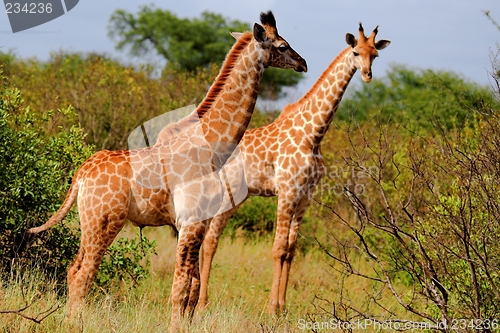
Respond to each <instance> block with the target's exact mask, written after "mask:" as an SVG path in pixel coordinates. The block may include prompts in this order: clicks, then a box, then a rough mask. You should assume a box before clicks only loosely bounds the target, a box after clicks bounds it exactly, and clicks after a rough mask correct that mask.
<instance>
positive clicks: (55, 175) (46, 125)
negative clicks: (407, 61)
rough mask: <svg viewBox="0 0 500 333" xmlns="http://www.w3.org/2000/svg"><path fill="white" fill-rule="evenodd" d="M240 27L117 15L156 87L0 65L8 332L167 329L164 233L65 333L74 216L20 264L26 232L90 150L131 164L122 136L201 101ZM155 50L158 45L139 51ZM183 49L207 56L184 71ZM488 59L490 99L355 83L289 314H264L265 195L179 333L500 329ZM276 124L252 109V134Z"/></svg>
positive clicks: (483, 93) (170, 256) (129, 254)
mask: <svg viewBox="0 0 500 333" xmlns="http://www.w3.org/2000/svg"><path fill="white" fill-rule="evenodd" d="M164 16H168V17H169V20H162V19H160V18H162V17H164ZM173 20H178V26H180V27H184V28H183V29H186V31H192V32H193V31H194V32H198V31H206V30H207V29H209V27H212V28H213V30H210V31H212V33H211V34H210V35H211V36H214V38H215V39H214V40H213V41H211V43H212V44H210V43H209V44H210V45H213V47H212V48H211V50H210V52H213V53H209V52H208V51H205V50H204V49H199V46H197V45H199V44H200V45H201V44H207V40H206V38H208V37H207V36H201V35H200V36H198V38H200V41H193V42H189V41H185V40H182V38H183V36H187V35H193V34H195V33H194V32H193V33H191V34H183V33H179V32H175V31H174V32H172V35H164V36H156V35H154V34H156V33H158V31H162V30H161V29H158V27H160V25H159V24H160V23H159V22H163V23H161V24H166V23H165V22H172V21H173ZM176 22H177V21H176ZM199 26H203V27H205V28H204V29H199ZM197 27H198V28H197ZM233 28H234V30H241V29H242V28H245V23H241V22H237V21H227V20H226V19H224V18H222V17H220V16H219V15H216V14H212V13H204V14H203V15H202V17H201V18H200V19H193V20H183V19H179V18H176V17H175V16H174V15H173V14H171V13H169V12H166V11H161V10H157V9H154V8H151V7H143V8H142V9H141V10H140V11H139V13H138V14H136V15H134V14H129V13H126V12H123V11H117V12H116V13H115V14H114V15H113V17H112V18H111V24H110V30H111V32H112V35H113V36H114V38H117V39H118V47H125V46H128V47H130V48H131V51H132V52H137V54H143V52H157V53H158V54H159V55H161V56H163V57H165V59H166V60H167V66H165V68H163V70H162V71H161V74H160V75H157V74H155V70H156V69H155V68H153V67H152V66H142V67H139V68H137V67H134V66H128V65H124V64H122V63H119V62H117V61H115V60H113V59H111V58H109V57H106V56H104V55H98V54H75V53H57V54H53V55H52V56H51V58H50V59H49V60H48V61H46V62H41V61H38V60H36V59H19V58H17V57H16V56H15V55H14V54H11V53H2V54H0V63H1V65H0V66H1V69H0V71H1V72H0V77H1V79H0V139H1V140H0V142H1V144H0V160H1V162H0V170H1V172H0V183H1V186H0V231H1V232H0V262H1V264H0V265H1V266H0V313H1V314H0V315H1V316H2V320H1V321H0V331H2V332H69V331H72V332H73V331H76V332H108V331H109V332H115V331H118V332H164V331H165V330H166V328H167V326H168V320H166V319H165V318H168V317H169V315H168V313H169V311H170V303H169V293H170V286H171V282H172V272H173V267H174V253H175V237H174V236H173V235H172V233H171V231H170V229H168V228H146V229H145V230H143V233H142V234H139V231H138V230H137V229H136V228H134V227H132V226H127V227H126V228H125V230H123V232H122V233H121V234H120V238H119V239H117V240H116V241H115V243H114V244H113V245H112V247H110V249H109V250H108V253H107V255H106V258H105V260H104V262H103V264H102V265H101V268H100V271H99V275H98V277H97V278H96V281H95V282H94V288H93V291H92V293H91V295H90V296H89V302H88V305H87V306H86V307H85V309H84V312H83V316H82V317H81V318H80V319H79V320H77V321H76V322H70V323H69V322H66V321H65V320H64V316H65V312H64V304H65V302H66V298H65V292H66V289H65V288H66V285H65V281H64V279H65V274H66V270H67V267H68V265H69V263H70V262H71V260H72V259H73V257H74V255H75V252H76V250H77V248H78V241H79V240H78V237H79V230H78V216H77V214H76V212H77V210H76V207H74V210H73V211H72V213H71V214H70V215H68V217H67V218H66V219H65V220H64V222H63V223H61V224H60V225H58V226H57V227H55V228H52V229H51V230H49V231H47V232H46V233H44V234H42V235H41V237H40V238H38V239H36V240H35V241H34V242H33V243H32V244H31V245H30V246H29V247H28V248H27V249H25V250H24V251H23V252H21V253H18V252H16V251H15V249H16V246H15V245H16V242H17V241H18V239H19V236H20V234H21V232H22V231H23V230H25V229H26V228H29V227H32V226H35V225H40V224H42V223H43V222H45V221H46V219H47V218H48V217H49V216H50V214H51V213H53V212H54V211H56V210H57V208H58V207H59V205H60V203H61V202H62V198H63V197H64V195H65V192H66V190H67V189H68V187H69V185H68V181H69V180H70V179H71V176H72V174H73V173H74V172H75V171H76V169H77V168H78V167H79V166H80V165H81V163H82V162H83V161H85V159H86V158H88V157H89V156H90V155H91V154H92V153H93V152H94V151H96V150H100V149H124V148H127V137H128V134H129V133H130V131H131V130H132V129H134V128H135V127H137V126H139V125H140V124H141V123H142V122H144V121H146V120H149V119H151V118H153V117H155V116H157V115H160V114H162V113H164V112H167V111H169V110H172V109H176V108H178V107H181V106H184V105H188V104H192V103H198V102H199V101H200V100H201V99H202V98H203V96H204V93H205V92H206V90H207V87H208V85H209V84H210V83H211V82H212V80H213V79H214V77H215V75H216V73H217V64H218V63H220V61H222V59H219V57H222V58H223V56H224V54H225V52H227V44H229V45H230V43H231V41H230V40H228V39H226V38H227V36H226V35H225V34H224V31H225V30H227V29H230V30H233ZM166 30H168V31H171V30H169V29H166ZM153 32H154V34H153ZM141 34H143V35H141ZM145 35H147V36H154V38H153V37H151V39H150V40H147V43H149V44H146V45H145V44H144V43H145V42H146V40H145V39H144V38H143V36H145ZM195 35H196V34H195ZM141 36H142V37H141ZM181 37H182V38H181ZM223 45H226V46H223ZM224 47H226V49H224ZM148 48H149V49H148ZM219 48H220V49H219ZM186 50H189V52H191V51H192V52H194V53H195V54H197V55H198V57H195V56H193V57H187V58H183V57H182V55H185V54H187V53H186V52H188V51H186ZM221 50H226V51H221ZM205 54H211V55H212V56H213V58H216V59H217V60H220V61H217V62H216V63H211V61H210V58H208V60H207V59H204V58H203V56H204V55H205ZM495 59H497V58H495V57H493V58H492V65H493V67H492V70H491V82H492V86H491V87H482V86H478V85H476V84H474V83H472V82H469V81H467V80H465V79H463V78H461V77H460V76H458V75H456V74H454V73H451V72H436V71H432V70H426V69H414V68H409V67H406V66H403V65H394V66H393V67H392V68H391V69H390V70H389V71H388V72H387V73H386V75H385V77H381V78H375V79H374V80H373V81H372V82H371V83H370V84H357V83H353V84H352V86H351V87H350V89H349V93H348V95H347V96H346V97H345V98H344V101H343V102H342V104H341V108H340V109H339V111H338V114H337V115H336V118H335V119H336V120H335V121H334V123H333V124H332V126H331V128H330V130H329V132H328V134H327V136H326V138H325V139H324V142H323V146H322V151H323V154H324V156H325V159H326V162H327V174H326V175H325V177H324V179H323V180H322V182H321V184H320V185H319V186H318V189H317V191H316V193H315V200H314V202H313V203H312V207H310V209H309V211H308V214H307V216H306V218H305V220H304V222H303V225H302V227H301V235H300V239H299V245H300V246H299V250H298V252H299V254H298V256H297V257H296V260H295V261H294V265H293V267H292V273H291V281H290V283H289V285H290V287H289V293H288V303H289V309H288V312H287V313H286V315H284V316H281V317H278V318H277V317H272V316H270V315H268V314H267V312H266V308H267V303H266V302H267V297H268V296H269V289H270V283H271V277H272V266H273V263H272V255H271V248H272V236H273V226H274V222H275V220H276V200H275V198H258V197H255V198H250V199H249V200H247V201H246V202H245V204H244V205H243V206H242V207H241V209H240V210H238V211H237V212H236V214H235V215H234V216H233V218H232V219H231V221H230V224H229V226H228V228H227V229H226V230H225V235H224V237H223V239H222V244H221V245H220V249H219V251H218V252H217V256H216V258H215V261H214V265H213V271H212V272H213V273H212V277H211V295H210V296H211V303H210V304H209V307H208V309H207V310H206V311H204V312H201V311H200V312H197V313H196V314H195V316H194V318H193V322H192V323H191V324H189V323H185V331H186V332H239V331H249V332H301V331H303V330H309V331H317V332H329V331H342V330H343V331H350V330H351V329H354V331H356V330H358V331H361V330H362V328H366V329H367V330H368V331H381V330H384V329H389V331H393V330H395V327H400V328H401V327H406V328H411V329H413V330H416V329H417V328H419V326H418V325H424V324H425V325H427V326H426V327H427V329H426V330H427V331H442V332H475V331H484V332H492V331H499V326H500V322H499V321H500V309H499V307H498V304H499V303H500V245H499V244H500V224H499V221H500V199H499V197H500V184H499V173H500V171H499V170H500V113H499V110H500V88H499V85H498V82H499V79H500V74H499V73H500V72H499V68H500V65H499V62H498V61H496V60H495ZM375 66H376V63H375ZM289 72H292V71H289ZM282 86H286V85H282ZM280 91H281V90H280ZM276 94H279V91H278V92H276V91H275V92H274V93H271V94H268V95H267V96H272V95H274V96H276ZM264 97H265V96H264ZM272 119H273V116H272V115H270V114H265V113H261V112H259V111H258V110H256V113H255V114H254V117H253V119H252V125H251V126H261V125H263V124H266V123H267V122H270V121H272ZM23 316H24V317H23ZM40 322H41V323H40ZM443 322H447V323H448V326H444V325H443V324H442V323H443ZM350 323H353V324H354V326H351V325H350ZM363 324H364V325H365V326H362V325H363ZM377 325H379V326H377ZM383 325H385V326H383ZM391 325H392V326H391ZM397 325H399V326H397ZM404 325H407V326H404ZM429 327H430V328H429ZM420 328H421V327H420Z"/></svg>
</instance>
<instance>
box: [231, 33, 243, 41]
mask: <svg viewBox="0 0 500 333" xmlns="http://www.w3.org/2000/svg"><path fill="white" fill-rule="evenodd" d="M230 34H231V36H233V37H234V39H236V40H238V39H240V37H241V36H243V33H242V32H230Z"/></svg>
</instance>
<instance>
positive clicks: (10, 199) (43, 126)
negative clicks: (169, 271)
mask: <svg viewBox="0 0 500 333" xmlns="http://www.w3.org/2000/svg"><path fill="white" fill-rule="evenodd" d="M0 84H1V87H0V140H1V142H2V144H1V145H0V175H1V176H0V260H1V267H2V268H3V269H7V268H8V267H10V263H11V260H12V259H13V258H14V253H13V249H14V245H15V241H16V239H17V236H19V234H20V233H21V232H22V231H24V230H25V229H26V228H29V227H34V226H38V225H40V224H42V223H44V222H45V221H46V219H47V218H48V216H49V214H50V213H52V212H54V211H56V210H57V208H58V207H59V205H60V203H61V194H62V193H65V192H66V191H67V189H68V188H69V185H68V181H67V180H68V179H70V177H71V176H72V174H73V173H74V172H75V170H76V168H78V167H79V166H80V164H82V163H83V161H85V159H86V158H87V157H88V156H89V155H90V153H91V150H92V148H91V147H88V146H86V145H85V144H84V142H83V138H84V134H83V131H82V129H81V128H80V127H79V126H72V127H71V128H70V129H69V130H65V129H63V128H62V127H61V126H59V124H60V121H61V120H62V119H63V118H70V117H71V116H72V115H73V112H74V111H73V109H72V108H66V109H59V110H57V111H48V112H44V113H37V112H34V111H33V110H32V109H31V108H29V107H27V106H26V105H25V103H24V101H23V99H22V97H21V93H20V91H19V90H18V89H16V88H13V87H12V86H9V84H8V83H7V80H6V78H5V77H3V76H1V73H0ZM73 221H75V214H73V213H72V214H70V216H69V217H68V219H67V223H62V224H60V225H58V226H57V227H55V228H53V230H51V231H50V232H48V233H46V234H45V235H44V236H43V242H44V245H43V246H34V247H32V248H30V250H29V251H28V252H27V253H25V254H24V255H23V257H22V258H23V260H24V259H27V260H29V261H31V262H33V261H35V262H36V261H37V260H40V263H41V262H43V264H44V268H46V269H47V270H49V271H55V270H57V269H61V267H65V266H66V265H67V264H68V262H69V260H71V257H72V256H73V255H74V254H75V253H76V249H77V244H78V234H77V233H76V232H75V231H74V230H73V229H71V228H70V224H71V223H72V222H73ZM75 245H76V248H75ZM3 273H5V271H4V272H3Z"/></svg>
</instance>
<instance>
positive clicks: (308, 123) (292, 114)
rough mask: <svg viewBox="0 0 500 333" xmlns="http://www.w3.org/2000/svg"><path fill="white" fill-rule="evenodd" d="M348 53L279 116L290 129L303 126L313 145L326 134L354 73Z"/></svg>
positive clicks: (340, 55)
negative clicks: (286, 121) (287, 121)
mask: <svg viewBox="0 0 500 333" xmlns="http://www.w3.org/2000/svg"><path fill="white" fill-rule="evenodd" d="M350 50H351V47H347V48H346V49H344V50H343V51H342V52H340V54H339V55H338V56H337V57H336V58H335V59H334V60H333V61H332V62H331V63H330V65H329V66H328V68H327V69H326V70H325V71H324V72H323V74H321V76H320V78H319V79H318V81H316V83H315V84H314V85H313V86H312V88H311V89H310V90H309V91H308V92H307V93H306V94H305V95H304V96H303V97H302V98H301V99H300V100H299V101H297V102H296V103H294V104H291V105H288V106H286V107H285V109H284V110H283V112H282V113H281V116H280V117H284V118H289V119H290V118H291V119H292V124H293V125H292V126H303V127H304V128H305V133H306V135H310V136H312V142H313V143H314V144H317V145H319V144H320V142H321V140H322V139H323V137H324V135H325V134H326V132H327V131H328V128H329V126H330V123H331V121H332V119H333V116H334V115H335V111H337V108H338V106H339V104H340V101H341V100H342V96H343V95H344V92H345V91H346V89H347V86H348V85H349V82H350V81H351V79H352V77H353V76H354V73H356V67H355V65H354V59H353V58H354V56H353V54H352V52H350Z"/></svg>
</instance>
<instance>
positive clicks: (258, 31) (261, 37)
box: [253, 23, 267, 43]
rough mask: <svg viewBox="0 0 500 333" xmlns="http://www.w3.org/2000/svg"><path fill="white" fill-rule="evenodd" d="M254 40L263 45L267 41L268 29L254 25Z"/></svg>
mask: <svg viewBox="0 0 500 333" xmlns="http://www.w3.org/2000/svg"><path fill="white" fill-rule="evenodd" d="M253 38H255V40H256V41H258V42H259V43H263V42H264V41H265V40H266V39H267V35H266V29H264V27H263V26H261V25H260V24H258V23H255V24H254V25H253Z"/></svg>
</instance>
